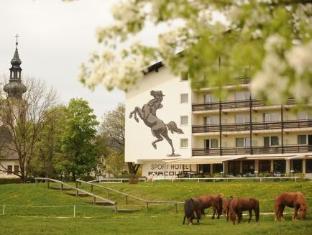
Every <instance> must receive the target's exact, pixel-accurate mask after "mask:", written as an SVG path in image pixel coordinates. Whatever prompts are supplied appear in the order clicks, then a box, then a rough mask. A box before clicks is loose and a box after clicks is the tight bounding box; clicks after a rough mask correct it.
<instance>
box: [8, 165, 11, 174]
mask: <svg viewBox="0 0 312 235" xmlns="http://www.w3.org/2000/svg"><path fill="white" fill-rule="evenodd" d="M10 174H12V166H11V165H8V175H10Z"/></svg>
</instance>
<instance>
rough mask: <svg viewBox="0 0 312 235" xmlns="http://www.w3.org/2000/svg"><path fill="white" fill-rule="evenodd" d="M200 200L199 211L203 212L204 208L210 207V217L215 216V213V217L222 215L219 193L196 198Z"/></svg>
mask: <svg viewBox="0 0 312 235" xmlns="http://www.w3.org/2000/svg"><path fill="white" fill-rule="evenodd" d="M197 199H198V200H199V201H200V209H201V213H202V214H203V215H204V214H205V209H207V208H209V207H212V210H213V213H212V219H214V218H215V215H216V214H217V218H218V219H219V218H220V215H222V196H221V195H203V196H200V197H198V198H197Z"/></svg>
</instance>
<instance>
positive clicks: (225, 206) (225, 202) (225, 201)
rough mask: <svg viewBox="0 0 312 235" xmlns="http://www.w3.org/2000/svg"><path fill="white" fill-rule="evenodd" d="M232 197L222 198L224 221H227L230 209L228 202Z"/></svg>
mask: <svg viewBox="0 0 312 235" xmlns="http://www.w3.org/2000/svg"><path fill="white" fill-rule="evenodd" d="M232 199H233V197H232V196H231V197H230V198H223V199H222V208H223V214H224V216H225V218H226V221H229V211H230V203H231V200H232Z"/></svg>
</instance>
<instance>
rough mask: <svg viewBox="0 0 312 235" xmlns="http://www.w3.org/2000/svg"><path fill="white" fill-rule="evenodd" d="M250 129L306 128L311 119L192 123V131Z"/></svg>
mask: <svg viewBox="0 0 312 235" xmlns="http://www.w3.org/2000/svg"><path fill="white" fill-rule="evenodd" d="M250 127H252V130H253V131H255V130H274V129H282V128H283V129H291V128H307V127H312V120H295V121H284V122H258V123H257V122H253V123H251V125H250V123H242V124H221V125H193V127H192V132H193V133H208V132H220V131H221V130H222V132H229V131H233V132H234V131H249V130H250Z"/></svg>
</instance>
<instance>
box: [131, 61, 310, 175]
mask: <svg viewBox="0 0 312 235" xmlns="http://www.w3.org/2000/svg"><path fill="white" fill-rule="evenodd" d="M239 81H240V84H239V85H229V86H225V87H224V89H227V93H228V96H227V97H226V99H224V100H219V99H217V98H216V97H215V96H214V88H207V87H202V88H200V89H196V90H194V89H192V88H191V86H190V84H189V81H188V80H187V79H183V78H181V77H178V76H175V75H173V74H172V73H170V71H169V69H168V68H166V67H165V66H163V64H162V63H161V62H159V63H156V64H154V65H152V66H150V67H149V68H148V70H147V71H146V73H145V77H144V79H143V80H141V81H139V82H138V83H137V85H135V87H133V88H132V89H131V90H129V91H128V92H127V94H126V130H125V138H126V146H125V158H126V162H135V163H138V164H142V175H143V176H149V175H158V176H162V177H177V176H179V175H180V174H182V175H183V173H188V175H198V176H213V175H223V176H253V175H259V176H280V175H292V174H296V173H301V174H305V175H308V174H312V113H311V110H312V108H311V107H312V106H309V105H307V107H305V108H304V109H302V110H301V111H300V112H294V107H295V102H294V100H293V99H288V101H287V103H286V104H284V105H276V104H273V105H266V104H265V103H264V102H263V101H262V100H258V99H255V98H254V97H253V94H251V93H250V90H249V80H248V79H239ZM152 91H153V92H152ZM155 92H156V93H155ZM155 94H156V95H155ZM157 94H158V95H157ZM136 107H137V108H136ZM135 110H136V111H135ZM133 111H134V112H133ZM131 112H132V115H131V117H130V114H131ZM135 116H137V119H138V122H137V121H136V120H135ZM169 122H174V123H175V124H176V126H177V128H178V129H180V130H182V132H183V133H182V132H180V133H177V132H175V131H173V132H171V131H170V128H169V127H168V125H167V132H168V137H169V139H171V140H172V146H173V148H174V151H175V152H174V154H172V151H171V146H170V140H169V141H168V140H167V138H166V137H165V135H166V133H165V132H166V131H165V130H164V127H163V125H164V124H165V125H166V124H168V123H169ZM169 126H170V125H169ZM178 132H179V131H178ZM155 140H156V141H155ZM154 141H155V142H156V143H155V142H154ZM152 142H154V144H152ZM155 145H156V146H155Z"/></svg>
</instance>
